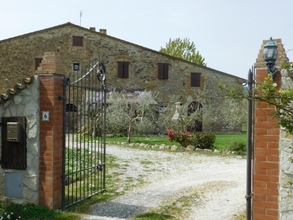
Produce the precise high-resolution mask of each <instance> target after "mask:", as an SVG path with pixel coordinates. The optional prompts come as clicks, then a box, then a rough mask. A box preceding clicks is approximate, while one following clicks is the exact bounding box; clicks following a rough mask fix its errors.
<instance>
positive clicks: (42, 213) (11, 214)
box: [0, 203, 60, 220]
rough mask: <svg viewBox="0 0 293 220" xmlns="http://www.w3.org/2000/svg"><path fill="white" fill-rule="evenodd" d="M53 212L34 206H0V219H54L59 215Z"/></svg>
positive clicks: (13, 204)
mask: <svg viewBox="0 0 293 220" xmlns="http://www.w3.org/2000/svg"><path fill="white" fill-rule="evenodd" d="M59 214H60V213H59ZM59 214H58V213H57V212H55V211H54V210H50V209H49V208H47V207H44V206H36V205H34V204H26V205H21V204H15V203H11V204H9V205H3V204H1V210H0V219H3V220H6V219H10V220H15V219H19V220H32V219H55V217H57V216H58V215H59Z"/></svg>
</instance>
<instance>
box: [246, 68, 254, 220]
mask: <svg viewBox="0 0 293 220" xmlns="http://www.w3.org/2000/svg"><path fill="white" fill-rule="evenodd" d="M247 84H248V106H247V113H248V115H247V152H246V160H247V170H246V195H245V198H246V220H251V195H252V192H251V176H252V172H251V165H252V146H253V144H252V140H253V137H252V107H253V106H252V104H253V102H252V85H253V73H252V71H251V69H250V70H249V71H248V82H247Z"/></svg>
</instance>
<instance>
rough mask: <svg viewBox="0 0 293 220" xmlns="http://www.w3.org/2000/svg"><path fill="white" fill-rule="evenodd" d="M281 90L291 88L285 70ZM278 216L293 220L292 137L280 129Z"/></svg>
mask: <svg viewBox="0 0 293 220" xmlns="http://www.w3.org/2000/svg"><path fill="white" fill-rule="evenodd" d="M281 75H282V86H281V87H282V88H283V89H287V88H291V89H292V88H293V79H292V78H290V77H289V76H288V71H287V70H282V72H281ZM279 150H280V174H279V175H280V177H279V178H280V179H279V181H280V182H279V215H280V218H279V219H280V220H291V219H292V218H293V203H292V197H293V163H292V157H293V136H292V134H288V133H287V132H285V131H284V130H282V129H281V134H280V142H279Z"/></svg>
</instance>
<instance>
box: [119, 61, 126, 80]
mask: <svg viewBox="0 0 293 220" xmlns="http://www.w3.org/2000/svg"><path fill="white" fill-rule="evenodd" d="M128 72H129V63H128V62H118V78H128V75H129V74H128Z"/></svg>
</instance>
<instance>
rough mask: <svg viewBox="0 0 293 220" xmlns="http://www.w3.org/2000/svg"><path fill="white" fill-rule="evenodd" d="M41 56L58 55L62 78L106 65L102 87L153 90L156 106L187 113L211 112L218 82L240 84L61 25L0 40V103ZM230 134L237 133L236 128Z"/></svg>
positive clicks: (216, 127) (217, 101)
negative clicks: (180, 106) (181, 107)
mask: <svg viewBox="0 0 293 220" xmlns="http://www.w3.org/2000/svg"><path fill="white" fill-rule="evenodd" d="M45 52H57V53H58V54H59V57H60V61H61V63H62V65H63V69H64V74H65V75H66V76H68V77H72V76H74V74H75V73H76V72H77V71H81V70H84V69H87V68H90V67H89V66H87V65H88V63H89V62H90V61H92V60H95V59H96V60H98V61H100V62H103V63H104V64H105V66H106V69H107V87H108V88H115V89H116V90H117V91H121V90H126V91H127V90H128V91H133V90H147V91H156V92H158V96H159V97H158V98H159V100H160V103H159V105H160V106H167V105H168V104H170V103H173V104H174V105H175V103H176V102H181V103H186V102H188V104H189V106H190V109H191V111H192V109H193V108H194V107H201V108H203V111H204V110H205V108H206V107H207V106H209V108H210V109H214V112H215V114H217V111H216V110H217V109H218V108H219V107H220V106H221V105H223V94H222V93H221V92H220V91H219V89H218V83H219V82H223V83H224V84H226V85H228V86H232V85H235V84H242V83H244V82H245V81H246V80H245V79H242V78H239V77H236V76H233V75H231V74H227V73H224V72H221V71H218V70H215V69H212V68H209V67H203V66H199V65H196V64H194V63H191V62H188V61H185V60H182V59H178V58H175V57H172V56H169V55H166V54H163V53H160V52H158V51H155V50H151V49H148V48H145V47H143V46H139V45H136V44H133V43H130V42H127V41H124V40H121V39H118V38H115V37H112V36H109V35H107V30H106V29H100V30H99V31H96V30H95V28H92V27H91V28H89V29H87V28H83V27H81V26H78V25H74V24H72V23H65V24H62V25H59V26H55V27H51V28H47V29H44V30H40V31H36V32H32V33H28V34H24V35H21V36H17V37H13V38H10V39H5V40H2V41H0V66H1V68H0V94H2V95H0V102H1V100H2V101H5V99H7V98H8V97H9V96H10V94H9V93H12V92H13V89H11V88H14V86H15V85H16V83H18V82H21V81H23V79H25V78H29V77H31V76H33V75H35V72H36V71H37V69H38V67H39V65H40V63H41V62H42V58H43V55H44V53H45ZM198 130H202V131H208V130H213V131H215V132H227V131H229V130H227V128H225V126H223V125H221V124H220V123H217V122H215V123H213V124H212V125H211V124H207V123H205V122H204V121H202V123H201V124H200V127H199V128H198ZM234 131H241V130H240V126H239V127H238V128H235V129H234Z"/></svg>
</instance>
